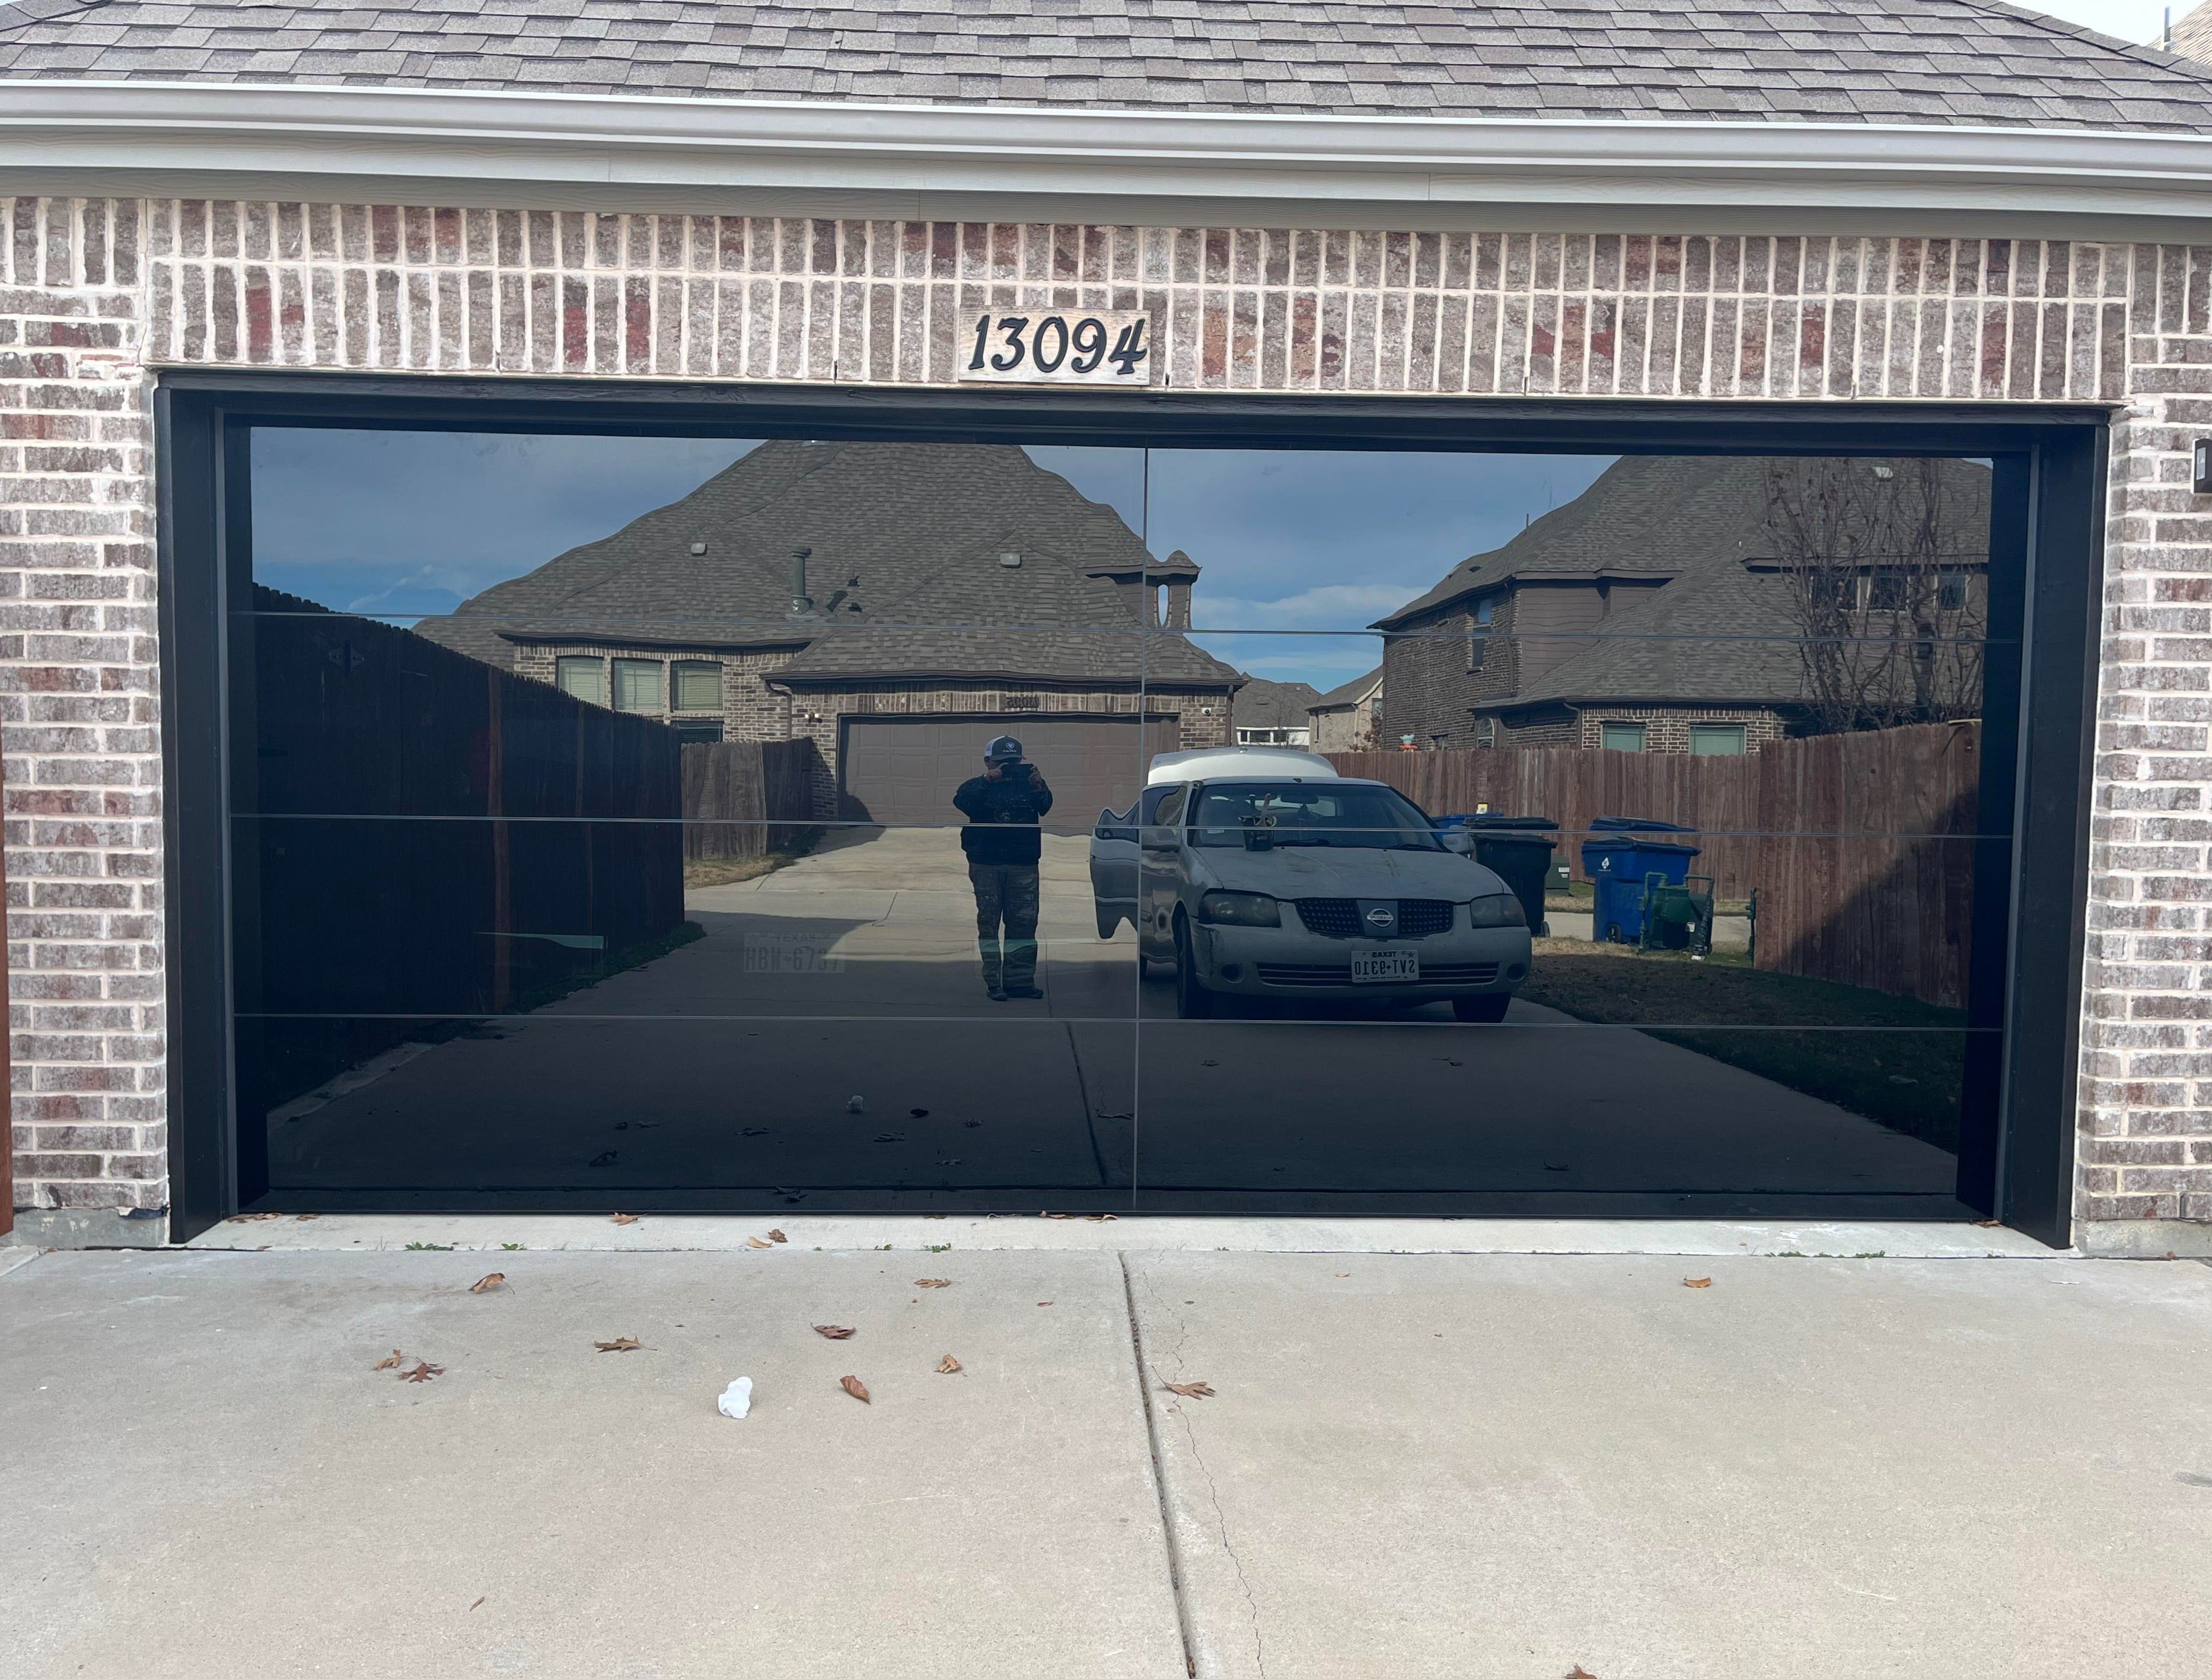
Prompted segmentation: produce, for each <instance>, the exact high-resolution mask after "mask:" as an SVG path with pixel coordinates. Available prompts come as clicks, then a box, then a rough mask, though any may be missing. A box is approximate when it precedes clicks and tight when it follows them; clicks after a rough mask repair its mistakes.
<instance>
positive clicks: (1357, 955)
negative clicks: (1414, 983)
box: [1352, 950, 1421, 985]
mask: <svg viewBox="0 0 2212 1679" xmlns="http://www.w3.org/2000/svg"><path fill="white" fill-rule="evenodd" d="M1420 976H1421V953H1420V952H1419V951H1417V950H1356V951H1354V952H1352V983H1353V984H1354V985H1371V984H1374V983H1376V982H1383V983H1389V984H1398V985H1403V984H1405V983H1406V982H1408V981H1409V980H1418V979H1419V978H1420Z"/></svg>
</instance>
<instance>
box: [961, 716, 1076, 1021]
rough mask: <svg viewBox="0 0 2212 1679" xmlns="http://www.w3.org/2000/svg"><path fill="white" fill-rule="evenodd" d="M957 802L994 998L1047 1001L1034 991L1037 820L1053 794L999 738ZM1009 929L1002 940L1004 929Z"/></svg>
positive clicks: (1016, 744)
mask: <svg viewBox="0 0 2212 1679" xmlns="http://www.w3.org/2000/svg"><path fill="white" fill-rule="evenodd" d="M952 802H953V804H954V805H955V806H957V808H958V810H959V812H960V813H961V814H962V815H963V816H964V817H966V818H968V825H967V826H966V827H965V828H963V829H962V830H960V849H962V850H963V851H964V852H966V853H967V854H968V880H969V885H972V886H974V887H975V946H976V949H977V950H978V951H979V952H981V955H982V958H983V983H984V984H985V985H987V986H988V987H989V988H990V991H991V1001H993V1002H998V1003H1002V1002H1004V1001H1006V999H1007V998H1009V997H1042V995H1044V993H1043V992H1042V991H1040V990H1038V989H1037V988H1036V925H1037V859H1038V858H1039V857H1041V856H1042V855H1043V854H1044V841H1043V839H1042V836H1041V834H1040V832H1039V830H1038V828H1037V818H1039V817H1041V816H1042V815H1043V814H1044V813H1045V812H1047V811H1048V810H1050V809H1051V808H1052V789H1051V788H1048V787H1047V786H1046V785H1045V784H1044V777H1043V776H1041V775H1039V774H1038V773H1037V768H1036V765H1035V764H1033V763H1023V762H1022V743H1021V742H1020V741H1018V740H1017V739H1014V737H1013V736H1012V735H1011V734H1002V735H1000V736H999V738H998V739H995V740H994V741H993V742H992V743H991V744H990V745H987V746H986V747H985V748H984V749H983V773H982V774H981V775H980V776H974V777H971V778H970V779H969V780H967V781H964V782H961V783H960V790H959V791H958V792H957V793H956V794H953V795H952ZM1001 923H1003V924H1004V927H1005V943H1004V945H1003V946H1001V945H1000V926H1001Z"/></svg>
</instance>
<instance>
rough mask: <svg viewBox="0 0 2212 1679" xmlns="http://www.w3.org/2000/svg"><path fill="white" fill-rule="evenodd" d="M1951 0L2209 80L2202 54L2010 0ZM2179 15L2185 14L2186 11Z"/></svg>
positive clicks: (2211, 69) (2211, 74)
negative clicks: (2175, 49) (2132, 37)
mask: <svg viewBox="0 0 2212 1679" xmlns="http://www.w3.org/2000/svg"><path fill="white" fill-rule="evenodd" d="M1954 3H1956V4H1958V5H1961V6H1964V7H1966V8H1967V9H1969V10H1972V11H1981V12H1994V13H1996V14H1997V15H1999V16H2002V17H2008V18H2011V19H2012V20H2013V21H2015V22H2018V23H2028V24H2033V26H2034V27H2037V28H2039V29H2042V30H2044V31H2045V32H2047V33H2051V34H2054V35H2067V36H2070V37H2071V38H2072V39H2074V40H2083V41H2089V42H2092V43H2093V44H2094V45H2096V46H2102V47H2108V48H2114V49H2117V50H2118V51H2119V52H2122V53H2124V54H2125V55H2126V56H2127V57H2129V58H2135V59H2137V60H2139V61H2140V62H2142V63H2144V64H2152V65H2154V66H2156V67H2157V68H2158V69H2160V70H2179V71H2180V72H2181V73H2182V74H2183V75H2184V76H2191V77H2192V78H2194V79H2195V80H2197V81H2199V82H2206V83H2208V84H2212V64H2206V63H2205V62H2204V61H2203V59H2202V58H2191V57H2190V56H2189V55H2188V54H2187V53H2185V52H2167V51H2166V49H2164V48H2163V47H2157V46H2151V45H2149V44H2148V42H2145V41H2124V40H2121V39H2120V38H2119V37H2118V35H2108V34H2106V33H2104V32H2103V31H2102V30H2099V29H2092V28H2091V27H2089V26H2088V25H2087V24H2086V23H2075V22H2072V21H2069V20H2068V19H2066V18H2063V17H2052V16H2051V15H2050V14H2048V13H2047V12H2039V11H2034V10H2032V9H2029V8H2028V7H2026V6H2015V5H2013V4H2011V3H2010V0H1954ZM2186 15H2187V14H2186V13H2185V14H2184V16H2186Z"/></svg>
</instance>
